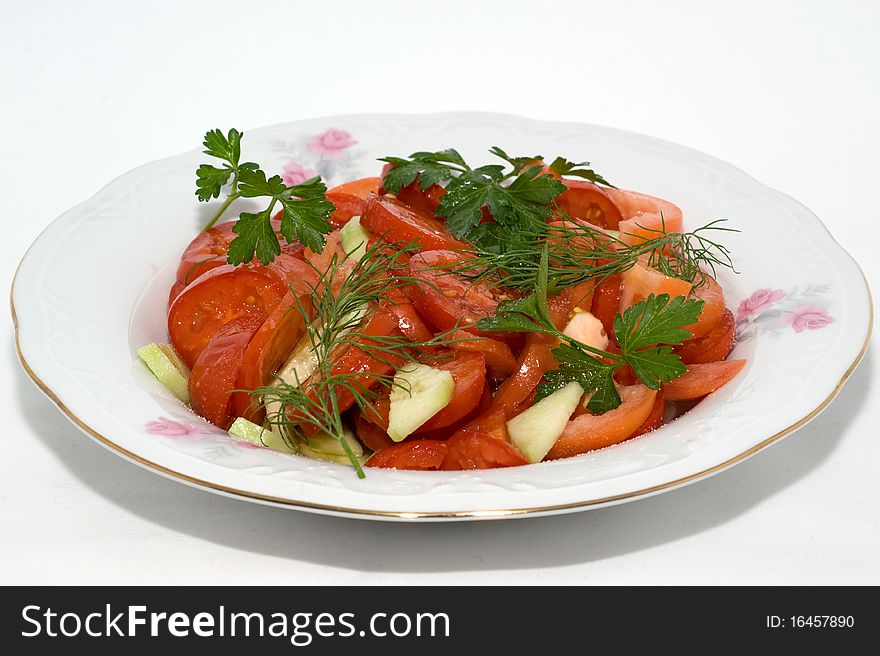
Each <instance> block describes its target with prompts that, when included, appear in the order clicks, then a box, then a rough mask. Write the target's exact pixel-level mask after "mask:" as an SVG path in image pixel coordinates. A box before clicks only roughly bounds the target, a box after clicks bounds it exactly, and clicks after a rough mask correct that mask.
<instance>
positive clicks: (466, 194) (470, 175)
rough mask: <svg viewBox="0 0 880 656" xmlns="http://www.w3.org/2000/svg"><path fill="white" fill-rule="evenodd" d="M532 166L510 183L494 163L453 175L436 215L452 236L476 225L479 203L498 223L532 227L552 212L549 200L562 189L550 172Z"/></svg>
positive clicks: (540, 223)
mask: <svg viewBox="0 0 880 656" xmlns="http://www.w3.org/2000/svg"><path fill="white" fill-rule="evenodd" d="M540 173H541V167H539V166H532V167H529V168H528V169H527V170H525V171H523V172H522V173H520V174H519V175H517V176H516V177H515V178H514V180H513V182H511V183H510V185H504V184H503V183H504V182H505V181H506V180H507V179H509V178H510V177H511V176H512V175H513V174H512V173H508V174H506V175H505V173H504V167H502V166H499V165H497V164H490V165H487V166H481V167H479V168H477V169H473V170H469V171H465V172H464V173H462V174H461V175H459V176H458V177H457V178H454V179H453V180H452V181H451V182H450V183H449V185H448V186H447V187H446V193H445V194H443V196H442V197H441V199H440V205H439V206H438V207H437V216H440V217H446V226H447V227H448V228H449V230H450V232H452V234H453V235H454V236H456V237H463V236H467V235H468V233H469V232H470V231H471V230H473V229H474V228H476V227H477V226H478V225H479V224H480V220H481V219H482V209H483V206H486V207H488V209H489V211H490V212H491V213H492V217H493V218H494V219H495V221H497V222H498V223H499V224H501V225H502V226H508V227H511V228H518V229H522V230H534V229H535V228H540V227H541V226H543V225H544V223H545V222H546V220H547V218H549V217H550V216H552V215H553V207H552V206H551V204H550V203H551V201H552V200H553V199H554V198H556V197H557V196H558V195H559V194H561V193H562V192H563V191H565V185H564V184H562V183H561V182H560V181H559V180H556V179H555V178H553V176H551V175H540Z"/></svg>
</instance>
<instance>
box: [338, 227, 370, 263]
mask: <svg viewBox="0 0 880 656" xmlns="http://www.w3.org/2000/svg"><path fill="white" fill-rule="evenodd" d="M339 239H340V241H341V242H342V250H344V251H345V252H346V253H348V256H349V257H350V258H351V259H353V260H354V261H356V262H357V261H358V260H360V259H361V258H362V257H363V256H364V254H365V253H366V252H367V242H368V240H369V239H370V231H369V230H367V229H366V228H365V227H363V226H362V225H361V217H359V216H353V217H351V218H350V219H349V220H348V223H346V224H345V225H344V226H342V228H340V230H339Z"/></svg>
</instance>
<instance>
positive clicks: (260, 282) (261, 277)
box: [168, 264, 287, 367]
mask: <svg viewBox="0 0 880 656" xmlns="http://www.w3.org/2000/svg"><path fill="white" fill-rule="evenodd" d="M286 291H287V288H286V285H285V283H284V281H283V280H282V279H281V277H280V275H279V274H278V273H277V272H275V271H273V270H272V269H269V268H268V267H264V266H260V265H242V266H239V267H234V266H231V265H229V264H224V265H223V266H220V267H217V268H216V269H212V270H211V271H208V272H207V273H205V274H203V275H202V276H200V277H199V278H198V279H197V280H196V281H195V282H193V283H192V284H191V285H190V286H189V287H187V288H186V289H185V290H183V292H181V294H180V295H179V296H178V297H177V298H176V299H175V301H174V303H173V304H172V305H171V308H170V309H169V310H168V334H169V335H170V337H171V343H172V344H173V345H174V350H175V351H177V353H178V355H180V357H181V359H182V360H183V361H184V362H185V363H186V365H187V366H189V367H192V365H193V364H194V363H195V361H196V359H197V358H198V357H199V354H200V353H201V352H202V350H203V349H204V348H205V346H207V344H208V342H209V341H211V338H212V337H213V336H214V335H215V334H216V333H217V331H218V330H220V328H221V327H222V326H224V325H225V324H227V323H229V322H230V321H232V320H233V319H236V318H237V317H240V316H243V315H248V314H255V315H258V316H262V317H263V318H265V317H266V316H268V315H269V314H270V313H271V312H272V311H273V310H274V309H275V306H277V305H278V302H279V301H280V300H281V298H283V296H284V294H285V292H286Z"/></svg>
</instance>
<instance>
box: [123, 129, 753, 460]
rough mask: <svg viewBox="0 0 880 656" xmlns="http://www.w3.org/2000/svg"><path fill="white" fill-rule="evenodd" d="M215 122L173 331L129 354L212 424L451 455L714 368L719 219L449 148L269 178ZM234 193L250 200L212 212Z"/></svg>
mask: <svg viewBox="0 0 880 656" xmlns="http://www.w3.org/2000/svg"><path fill="white" fill-rule="evenodd" d="M241 139H242V134H241V133H240V132H238V131H237V130H230V131H228V132H227V133H225V134H224V133H223V132H222V131H220V130H212V131H210V132H208V133H207V134H206V135H205V140H204V145H205V151H204V152H205V153H206V154H207V155H209V156H211V157H213V158H214V163H211V164H207V163H206V164H203V165H201V166H200V167H199V168H198V170H197V173H196V195H197V196H198V198H199V200H201V201H204V202H213V201H215V199H218V200H219V199H220V197H221V195H225V198H224V199H223V201H222V203H220V204H219V207H218V209H217V212H216V214H215V216H214V218H213V219H212V220H211V221H210V222H209V224H208V225H207V226H206V227H205V229H204V230H203V231H202V232H200V233H199V234H198V235H197V236H196V238H195V239H193V241H192V242H191V243H190V244H189V246H187V248H186V250H185V251H184V252H183V255H182V256H181V259H180V265H179V267H178V269H177V275H176V279H175V282H174V284H173V286H172V288H171V290H170V293H169V305H168V318H167V319H168V335H169V340H170V343H167V344H149V345H146V346H144V347H142V348H141V349H139V354H140V356H141V358H142V359H143V361H144V362H145V364H146V365H147V366H148V367H149V368H150V369H151V370H152V371H153V373H154V374H155V375H156V376H157V378H158V379H159V380H160V381H161V382H163V383H164V384H165V385H166V386H167V387H168V388H169V390H171V392H172V393H174V394H175V395H176V396H177V397H178V398H179V399H180V400H181V401H183V402H184V403H187V404H189V405H190V406H191V407H192V409H193V410H194V411H195V412H197V413H198V414H199V415H201V416H202V417H204V418H205V419H206V420H208V421H210V422H211V423H213V424H215V425H217V426H219V427H222V428H224V429H227V430H228V431H229V432H230V434H231V435H232V436H234V437H235V438H238V439H242V440H246V441H248V442H251V443H253V444H256V445H258V446H263V447H267V448H271V449H276V450H279V451H283V452H286V453H293V454H299V455H301V456H305V457H310V458H316V459H319V460H326V461H331V462H340V463H345V464H350V465H351V466H353V467H354V469H355V470H356V472H357V474H358V475H359V476H363V475H364V470H363V468H364V467H385V468H398V469H414V470H440V469H443V470H467V469H488V468H495V467H510V466H517V465H525V464H529V463H537V462H541V461H544V460H552V459H558V458H566V457H570V456H574V455H578V454H582V453H586V452H588V451H592V450H595V449H601V448H605V447H610V446H612V445H615V444H618V443H620V442H623V441H624V440H628V439H632V438H634V437H637V436H640V435H644V434H645V433H648V432H650V431H652V430H654V429H656V428H658V427H659V426H661V425H663V424H664V423H666V422H669V421H671V420H673V419H674V418H675V417H676V416H678V415H680V414H681V413H683V412H686V411H687V410H688V409H690V407H692V406H693V404H695V403H697V402H699V401H700V399H702V398H703V397H705V396H706V395H708V394H711V393H712V392H714V391H715V390H717V389H718V388H720V387H721V386H723V385H725V384H726V383H727V382H729V381H730V380H731V379H732V378H734V377H735V376H736V375H737V374H738V373H739V371H740V370H741V369H742V367H743V365H744V364H745V361H744V360H727V359H726V358H727V357H728V355H729V354H730V352H731V350H732V349H733V346H734V343H735V322H734V317H733V314H732V313H731V311H730V310H729V309H727V308H726V307H725V301H724V292H723V290H722V288H721V287H720V285H719V284H718V282H717V281H716V271H717V269H718V268H719V267H728V268H730V269H733V264H732V260H731V257H730V253H729V251H728V249H727V248H726V247H725V246H724V245H723V244H721V243H719V241H717V240H718V239H720V238H721V237H723V236H724V234H725V232H729V231H731V230H732V229H731V228H728V227H726V226H725V225H724V224H723V222H722V221H721V220H718V221H713V222H711V223H709V224H707V225H704V226H702V227H700V228H697V229H695V230H691V231H685V229H684V227H683V216H682V212H681V210H680V209H679V208H678V207H676V206H675V205H674V204H672V203H671V202H669V201H666V200H662V199H660V198H655V197H652V196H648V195H646V194H642V193H639V192H635V191H624V190H622V189H618V188H616V187H614V186H613V185H611V184H610V183H609V182H608V181H607V180H605V178H603V177H602V176H601V175H600V174H598V173H597V172H596V171H594V170H593V169H592V168H590V165H589V163H588V162H579V163H577V162H571V161H569V160H567V159H565V158H563V157H556V158H555V159H552V160H550V159H545V158H543V157H541V156H539V155H532V156H511V155H508V154H507V153H506V152H505V151H503V150H502V149H500V148H498V147H494V148H492V149H490V151H489V152H490V154H491V155H492V160H490V162H489V163H487V164H480V165H472V164H471V163H469V162H466V161H465V160H464V158H463V157H462V156H461V155H460V154H459V153H458V152H457V151H456V150H454V149H451V148H450V149H448V150H443V151H437V152H428V151H421V152H416V153H413V154H411V155H410V156H409V157H398V156H388V157H385V158H382V159H381V160H380V161H381V162H382V166H381V168H380V165H379V164H377V171H376V172H377V173H378V174H379V175H378V176H377V177H369V178H363V179H359V180H353V181H351V182H347V183H345V184H342V185H340V186H337V187H334V188H332V189H329V190H328V189H327V187H326V185H325V184H324V183H323V181H322V180H321V179H320V178H318V177H316V178H312V179H310V180H306V181H304V182H302V183H299V184H294V185H287V184H285V182H284V181H283V180H282V178H281V177H280V176H277V175H275V176H271V177H270V176H268V175H267V174H266V173H265V172H264V171H263V170H262V169H261V168H260V166H259V165H258V164H256V163H254V162H242V161H241ZM240 198H249V199H257V202H258V203H262V202H265V208H264V209H261V210H259V211H243V212H240V213H239V214H238V216H237V217H234V220H224V219H225V218H226V216H227V214H228V213H229V211H230V208H231V207H232V205H233V204H234V203H235V202H236V201H237V200H238V199H240Z"/></svg>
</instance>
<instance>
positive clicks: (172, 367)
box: [137, 343, 190, 403]
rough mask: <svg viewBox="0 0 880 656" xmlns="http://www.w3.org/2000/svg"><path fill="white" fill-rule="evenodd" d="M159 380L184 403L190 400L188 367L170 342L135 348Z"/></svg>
mask: <svg viewBox="0 0 880 656" xmlns="http://www.w3.org/2000/svg"><path fill="white" fill-rule="evenodd" d="M137 353H138V355H139V356H140V358H141V360H143V362H144V364H145V365H147V368H149V370H150V371H152V372H153V375H154V376H155V377H156V378H158V379H159V382H160V383H162V384H163V385H164V386H165V387H167V388H168V389H169V390H170V391H171V393H172V394H174V396H176V397H177V398H178V399H180V400H181V401H183V402H184V403H189V402H190V396H189V369H188V368H187V366H186V365H185V364H184V363H183V360H181V359H180V356H178V355H177V352H176V351H175V350H174V347H172V346H171V344H156V343H154V344H147V345H146V346H141V347H140V348H139V349H138V350H137Z"/></svg>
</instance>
